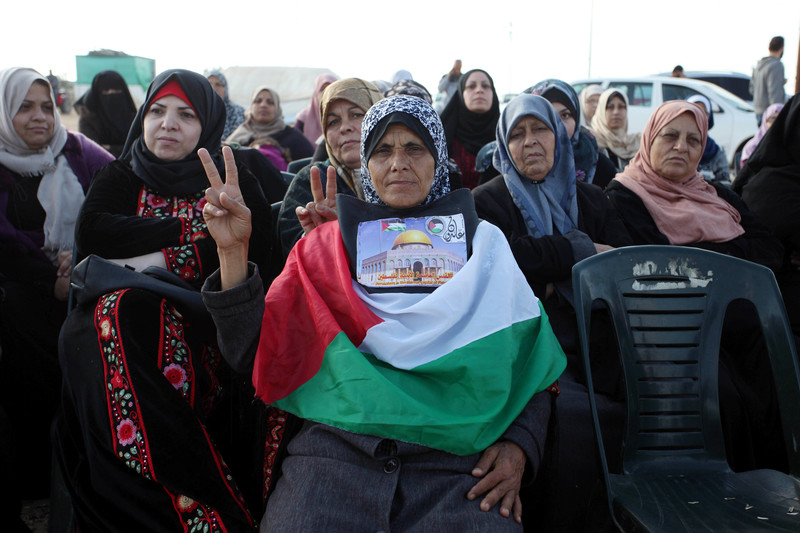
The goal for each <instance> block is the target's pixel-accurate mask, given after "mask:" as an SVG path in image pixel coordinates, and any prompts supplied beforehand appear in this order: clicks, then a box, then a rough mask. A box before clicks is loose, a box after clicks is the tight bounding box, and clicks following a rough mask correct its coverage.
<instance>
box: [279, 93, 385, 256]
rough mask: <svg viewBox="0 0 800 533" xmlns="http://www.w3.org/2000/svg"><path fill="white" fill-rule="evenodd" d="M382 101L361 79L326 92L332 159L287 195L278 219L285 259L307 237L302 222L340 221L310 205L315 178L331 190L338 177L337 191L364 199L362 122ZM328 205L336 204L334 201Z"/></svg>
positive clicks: (309, 170) (306, 173)
mask: <svg viewBox="0 0 800 533" xmlns="http://www.w3.org/2000/svg"><path fill="white" fill-rule="evenodd" d="M381 98H383V94H382V93H381V92H380V91H379V90H378V88H377V87H375V85H373V84H372V83H370V82H368V81H364V80H361V79H359V78H345V79H343V80H339V81H336V82H334V83H331V84H330V85H329V86H328V88H327V89H325V92H324V93H323V95H322V101H321V102H320V116H321V117H322V133H323V135H324V136H325V149H326V151H327V153H328V159H327V160H325V161H322V162H318V163H313V164H311V165H309V166H307V167H305V168H303V169H302V170H300V172H298V173H297V175H296V176H295V177H294V180H292V183H291V185H289V190H287V191H286V196H285V197H284V199H283V206H282V207H281V212H280V214H279V215H278V237H279V238H280V242H281V246H282V248H283V253H284V255H288V254H289V250H291V249H292V247H293V246H294V244H295V243H296V242H297V241H298V239H300V237H302V236H303V225H302V223H301V218H302V219H307V218H308V217H310V216H313V217H315V219H320V217H322V218H323V219H325V220H333V219H335V218H336V212H335V211H334V210H333V209H326V206H325V203H322V204H320V205H319V206H316V205H308V204H314V202H313V201H314V197H313V195H312V192H311V177H312V176H314V175H317V176H319V177H320V178H321V180H322V186H323V187H326V186H327V180H328V177H329V176H335V178H336V190H338V191H339V192H340V193H342V194H347V195H350V196H357V197H359V198H362V199H363V197H364V193H363V189H362V187H361V156H360V154H359V146H360V144H359V142H360V140H361V121H362V120H363V118H364V114H365V113H366V112H367V110H368V109H369V108H370V107H372V105H373V104H374V103H375V102H377V101H378V100H380V99H381ZM328 201H329V202H332V200H331V199H329V200H328ZM317 207H319V209H317Z"/></svg>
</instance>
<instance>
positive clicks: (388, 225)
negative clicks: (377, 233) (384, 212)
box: [381, 220, 406, 231]
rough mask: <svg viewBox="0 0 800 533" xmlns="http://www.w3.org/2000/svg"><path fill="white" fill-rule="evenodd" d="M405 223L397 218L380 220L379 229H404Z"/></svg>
mask: <svg viewBox="0 0 800 533" xmlns="http://www.w3.org/2000/svg"><path fill="white" fill-rule="evenodd" d="M405 230H406V225H405V224H404V223H403V222H400V221H399V220H396V221H394V220H381V231H405Z"/></svg>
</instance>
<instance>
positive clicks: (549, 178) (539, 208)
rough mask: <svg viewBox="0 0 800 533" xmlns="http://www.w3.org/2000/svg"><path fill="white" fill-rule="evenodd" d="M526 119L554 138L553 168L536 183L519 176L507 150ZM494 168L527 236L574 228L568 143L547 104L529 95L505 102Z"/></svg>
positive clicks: (572, 164) (575, 214)
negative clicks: (533, 120)
mask: <svg viewBox="0 0 800 533" xmlns="http://www.w3.org/2000/svg"><path fill="white" fill-rule="evenodd" d="M526 115H531V116H533V117H535V118H537V119H539V120H541V121H542V122H544V123H545V124H546V125H547V127H548V128H550V130H551V131H552V132H553V133H554V134H555V136H556V145H555V151H556V153H555V156H554V161H553V167H552V168H551V169H550V171H549V172H548V173H547V175H546V176H545V178H544V179H543V180H541V181H538V182H534V181H532V180H530V179H528V178H527V177H525V175H524V174H522V172H520V170H519V168H517V165H516V164H515V163H514V160H513V159H512V158H511V151H510V150H509V148H508V137H509V135H510V134H511V130H512V129H514V126H516V125H517V123H518V122H519V121H520V120H521V119H522V118H523V117H524V116H526ZM494 167H495V168H496V169H498V170H499V171H500V173H501V174H502V175H503V179H504V180H505V182H506V186H507V187H508V190H509V192H510V193H511V198H512V200H514V205H516V206H517V209H519V210H520V212H521V213H522V217H523V219H524V220H525V225H526V226H527V228H528V234H529V235H531V236H533V237H536V238H539V237H543V236H545V235H553V234H554V233H555V232H558V233H559V234H561V235H564V234H566V233H568V232H569V231H571V230H573V229H575V228H576V227H577V225H578V200H577V197H576V188H575V182H576V178H575V161H574V158H573V155H572V143H571V142H570V139H569V136H568V135H567V130H566V128H565V127H564V123H563V122H562V121H561V117H559V116H558V115H557V114H556V111H555V109H553V106H551V105H550V102H548V101H547V100H545V99H544V98H542V97H541V96H535V95H532V94H521V95H519V96H517V97H516V98H514V99H513V100H511V102H509V104H508V105H507V106H506V108H505V109H504V110H503V113H502V115H501V116H500V120H499V121H498V123H497V150H496V151H495V153H494Z"/></svg>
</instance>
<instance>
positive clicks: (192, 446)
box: [56, 70, 270, 532]
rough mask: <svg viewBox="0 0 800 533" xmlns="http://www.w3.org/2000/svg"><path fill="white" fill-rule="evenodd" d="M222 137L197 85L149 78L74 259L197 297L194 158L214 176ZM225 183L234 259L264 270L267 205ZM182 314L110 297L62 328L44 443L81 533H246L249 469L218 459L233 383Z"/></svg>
mask: <svg viewBox="0 0 800 533" xmlns="http://www.w3.org/2000/svg"><path fill="white" fill-rule="evenodd" d="M224 126H225V106H224V103H223V101H222V99H221V98H220V97H219V96H218V95H217V94H216V93H215V92H214V90H213V89H212V87H211V85H210V84H209V83H208V81H207V80H206V79H205V78H204V77H203V76H201V75H199V74H195V73H193V72H189V71H186V70H170V71H167V72H164V73H162V74H161V75H159V76H158V77H156V79H155V80H154V81H153V83H152V85H151V87H150V90H149V91H148V94H147V99H146V101H145V103H144V104H143V105H142V107H141V108H140V109H139V112H138V113H137V115H136V118H135V120H134V122H133V126H132V127H131V131H130V134H129V135H128V139H127V142H126V144H125V149H124V150H123V153H122V158H121V159H120V160H118V161H114V162H112V163H110V164H109V165H108V166H106V167H105V168H104V169H103V170H101V171H100V172H99V173H98V174H97V176H96V177H95V181H94V183H93V186H92V188H91V189H90V190H89V193H88V195H87V197H86V202H85V203H84V206H83V209H82V211H81V214H80V216H79V219H78V225H77V231H76V235H77V237H76V242H77V245H78V252H79V254H80V255H86V254H92V253H93V254H97V255H100V256H102V257H104V258H106V259H110V260H112V261H114V262H117V263H119V264H125V265H130V266H133V267H135V268H136V270H141V269H143V268H146V267H148V266H160V267H161V268H165V269H166V270H168V271H170V272H172V273H173V274H177V275H178V276H180V277H181V278H182V279H183V280H184V281H186V282H187V283H188V284H189V285H191V286H192V287H195V288H197V290H198V291H199V287H200V286H201V285H202V283H203V281H204V280H205V278H206V277H207V276H208V275H210V274H211V273H212V272H213V271H214V270H216V268H217V267H218V266H219V259H218V256H217V251H216V250H217V245H216V243H215V242H214V240H213V239H212V238H211V236H210V235H209V232H208V230H207V227H206V224H205V222H204V220H203V216H202V210H203V206H204V205H205V203H206V200H205V196H204V195H205V190H206V188H207V187H208V186H209V182H208V179H207V178H206V175H205V172H204V170H203V165H202V163H201V162H200V159H199V158H198V156H197V150H198V149H200V148H205V149H206V150H208V151H209V153H210V154H211V155H212V157H213V159H214V160H215V161H217V162H218V164H220V165H221V164H222V163H221V148H220V146H221V136H222V131H223V128H224ZM239 175H240V188H241V190H242V196H243V198H244V199H245V201H247V202H248V204H247V205H248V206H249V207H250V209H251V212H252V213H253V214H254V216H255V217H257V218H258V219H259V221H258V223H255V224H253V232H252V240H251V241H250V253H249V254H248V257H249V258H250V260H251V261H253V262H254V263H256V264H257V265H259V267H260V268H262V269H266V260H267V256H268V251H269V250H268V248H269V242H270V240H269V235H270V217H269V204H267V202H266V200H265V199H264V196H263V193H262V192H261V189H260V187H259V185H258V183H257V181H256V179H255V177H254V176H253V175H252V173H250V171H249V170H247V169H246V168H245V167H242V168H240V169H239ZM251 202H252V203H251ZM187 311H189V310H188V309H185V308H183V307H181V305H180V304H179V303H178V302H173V301H170V299H168V298H165V297H163V296H161V295H159V294H156V293H154V292H150V291H146V290H142V289H131V288H124V289H120V290H117V291H114V292H111V293H108V294H105V295H102V296H100V297H99V298H98V299H97V300H96V301H91V302H88V303H83V304H81V305H79V306H78V307H77V308H76V309H75V310H73V311H72V313H71V314H70V316H69V318H68V319H67V321H66V323H65V325H64V328H63V330H62V335H61V346H60V350H59V351H60V353H59V360H60V363H61V366H62V369H63V374H64V382H63V395H62V404H63V411H64V414H63V417H62V418H61V419H60V420H59V421H58V427H57V432H56V433H57V436H56V443H57V446H58V447H59V452H60V462H61V465H62V469H63V472H64V474H65V477H66V480H67V485H68V486H69V489H70V493H71V495H72V500H73V505H74V507H75V512H76V518H77V525H78V527H79V529H80V530H81V531H82V532H83V531H110V530H117V531H122V530H125V531H184V528H185V526H186V524H187V523H188V524H192V525H193V527H195V528H196V529H197V530H204V531H252V530H253V529H254V527H255V526H254V521H253V519H252V515H251V513H250V510H249V509H248V506H247V504H246V503H245V498H244V495H243V494H244V491H243V489H244V488H245V483H244V481H243V478H242V476H241V475H240V472H242V471H245V470H247V471H248V472H253V471H255V469H253V468H252V465H250V468H247V469H245V468H244V467H243V466H242V465H241V462H242V459H243V457H246V456H247V454H246V453H242V451H241V450H235V451H234V450H233V449H231V448H230V446H231V443H234V444H235V440H234V439H235V438H236V436H237V434H236V424H235V422H238V421H240V420H241V419H240V416H239V413H241V412H240V411H237V412H233V411H231V410H230V408H231V406H230V404H226V403H225V402H226V401H227V400H230V399H232V398H237V397H238V396H236V394H235V393H237V392H238V390H239V389H238V388H237V387H235V386H234V384H235V383H238V381H237V380H236V379H233V377H232V375H231V371H230V369H229V368H228V366H227V365H226V364H225V362H224V361H223V360H222V359H221V357H220V354H219V350H218V349H217V347H216V331H215V330H214V328H213V327H211V326H205V325H202V324H203V320H202V315H195V314H192V313H190V312H187ZM243 383H246V382H244V381H243ZM242 394H243V395H244V396H245V397H247V398H252V392H249V393H248V391H244V392H243V393H242ZM247 404H249V402H247V403H245V405H247ZM232 413H233V414H232ZM221 415H222V416H221ZM262 442H263V441H262ZM239 467H241V470H239ZM254 500H255V501H256V503H255V504H253V503H252V502H253V501H254ZM248 502H249V503H250V504H251V505H259V504H260V503H259V502H260V498H258V497H254V498H251V499H249V500H248ZM259 510H260V509H257V508H256V509H254V511H256V512H258V511H259Z"/></svg>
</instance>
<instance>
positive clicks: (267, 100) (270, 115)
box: [250, 91, 277, 124]
mask: <svg viewBox="0 0 800 533" xmlns="http://www.w3.org/2000/svg"><path fill="white" fill-rule="evenodd" d="M276 110H277V107H276V106H275V99H274V98H273V97H272V93H271V92H269V91H261V92H260V93H258V94H257V95H256V97H255V98H254V99H253V102H252V103H251V104H250V114H251V115H252V117H253V120H255V121H256V122H259V123H261V124H267V123H269V122H272V121H273V120H275V113H276Z"/></svg>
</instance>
